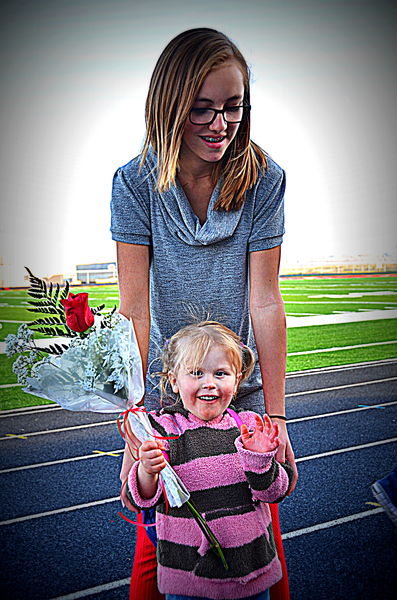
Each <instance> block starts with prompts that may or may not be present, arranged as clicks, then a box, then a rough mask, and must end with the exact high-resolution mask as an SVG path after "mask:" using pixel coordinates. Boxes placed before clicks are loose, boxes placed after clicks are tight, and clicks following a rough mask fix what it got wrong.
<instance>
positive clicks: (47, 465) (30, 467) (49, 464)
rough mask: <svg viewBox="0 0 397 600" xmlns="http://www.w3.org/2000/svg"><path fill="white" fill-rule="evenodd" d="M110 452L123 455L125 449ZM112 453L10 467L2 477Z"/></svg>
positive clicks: (4, 471)
mask: <svg viewBox="0 0 397 600" xmlns="http://www.w3.org/2000/svg"><path fill="white" fill-rule="evenodd" d="M110 452H111V453H112V454H113V453H117V454H121V453H122V452H124V448H121V449H120V450H111V451H110ZM110 452H105V453H99V454H97V453H95V454H85V455H83V456H73V457H72V458H60V459H58V460H49V461H47V462H43V463H33V464H32V465H23V466H21V467H10V468H9V469H1V470H0V475H3V474H5V473H14V472H15V471H25V470H26V469H38V468H39V467H52V466H54V465H61V464H64V463H68V462H75V461H77V460H87V459H89V458H102V456H111V454H110Z"/></svg>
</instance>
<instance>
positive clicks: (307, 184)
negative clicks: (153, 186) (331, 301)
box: [0, 0, 397, 275]
mask: <svg viewBox="0 0 397 600" xmlns="http://www.w3.org/2000/svg"><path fill="white" fill-rule="evenodd" d="M3 6H4V8H3V10H2V17H3V19H2V20H3V31H2V33H1V44H3V45H4V48H3V49H2V54H1V56H2V61H3V63H2V108H1V115H0V116H1V132H2V133H1V142H2V160H1V169H2V173H1V188H2V189H1V199H2V204H3V208H2V212H3V216H2V219H1V237H2V243H1V249H0V256H2V257H3V261H4V262H5V263H7V264H11V265H13V268H14V270H16V271H17V272H22V267H23V265H27V266H30V268H31V269H33V271H34V272H35V273H37V274H38V275H50V274H52V273H59V272H67V273H68V272H72V270H73V267H74V266H75V265H76V264H77V263H84V262H105V261H109V260H114V258H115V251H114V243H113V242H112V240H111V237H110V232H109V216H110V215H109V200H110V193H111V182H112V177H113V173H114V171H115V170H116V168H117V167H118V166H119V165H121V164H125V163H126V162H128V161H129V160H130V159H131V158H132V157H133V156H135V155H136V154H138V153H139V150H140V146H141V143H142V139H143V135H144V102H145V98H146V92H147V87H148V83H149V78H150V75H151V72H152V70H153V67H154V65H155V62H156V60H157V58H158V56H159V55H160V53H161V51H162V49H163V48H164V46H165V45H166V44H167V42H168V41H169V40H170V39H171V38H172V37H174V36H175V35H177V34H178V33H180V32H181V31H183V30H185V29H189V28H191V27H196V26H209V27H215V28H218V29H220V30H221V31H223V32H225V33H226V34H228V35H229V36H230V37H231V38H232V39H233V40H234V41H235V42H236V43H237V45H238V46H239V48H240V49H241V50H242V52H243V54H244V55H245V57H246V59H247V60H248V62H249V64H250V65H251V68H252V74H253V81H252V105H253V109H252V121H253V128H252V130H253V133H252V137H253V139H254V140H255V141H256V142H257V143H259V144H260V145H261V146H262V147H263V148H264V149H266V150H267V151H268V152H269V153H270V154H271V155H272V157H273V158H274V159H275V160H276V161H277V162H278V163H279V164H281V165H282V166H283V167H284V168H285V170H286V172H287V193H286V215H287V219H286V227H287V233H286V236H285V243H284V248H283V257H284V258H283V260H284V261H287V262H288V261H289V262H291V261H294V260H295V259H296V258H299V259H301V260H307V259H309V258H316V257H326V256H330V255H334V256H341V255H346V254H349V255H358V254H382V253H385V252H386V253H389V254H392V255H394V256H397V250H396V233H395V232H396V201H395V200H396V198H395V196H396V195H395V185H394V174H395V170H396V166H395V163H396V155H397V153H396V147H397V131H396V129H397V126H396V118H395V109H396V106H397V97H396V96H397V94H396V70H395V58H394V57H395V56H396V55H397V48H396V45H397V44H396V42H395V28H396V23H397V18H396V16H397V15H396V9H395V8H394V7H393V3H392V2H364V1H352V0H345V1H341V2H339V1H314V0H310V1H302V2H300V1H299V0H296V1H294V0H290V1H288V0H287V1H281V0H270V1H268V0H262V1H259V0H238V1H237V0H228V1H227V2H222V1H221V2H217V3H215V2H213V0H211V1H209V0H201V1H199V2H198V1H197V0H192V1H190V0H169V1H163V2H159V1H155V0H145V2H140V1H139V2H135V1H134V0H112V2H109V1H106V2H105V1H103V0H85V1H75V0H51V1H48V0H35V1H32V0H31V1H25V2H15V1H14V2H8V1H6V2H5V3H4V4H3Z"/></svg>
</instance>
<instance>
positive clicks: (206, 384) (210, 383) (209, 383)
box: [203, 375, 215, 390]
mask: <svg viewBox="0 0 397 600" xmlns="http://www.w3.org/2000/svg"><path fill="white" fill-rule="evenodd" d="M214 387H215V383H214V380H213V378H212V375H207V376H206V378H205V379H204V381H203V388H205V389H206V390H210V389H211V390H213V389H214Z"/></svg>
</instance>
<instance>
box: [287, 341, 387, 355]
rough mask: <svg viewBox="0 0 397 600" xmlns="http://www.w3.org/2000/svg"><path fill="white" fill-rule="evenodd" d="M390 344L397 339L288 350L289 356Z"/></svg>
mask: <svg viewBox="0 0 397 600" xmlns="http://www.w3.org/2000/svg"><path fill="white" fill-rule="evenodd" d="M388 344H397V340H389V341H387V342H372V343H371V344H356V345H355V346H336V347H334V348H319V349H317V350H303V351H302V352H287V356H303V355H306V354H320V353H321V352H340V351H342V350H354V349H355V348H369V347H371V348H372V347H373V346H387V345H388Z"/></svg>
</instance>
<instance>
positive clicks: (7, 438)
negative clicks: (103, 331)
mask: <svg viewBox="0 0 397 600" xmlns="http://www.w3.org/2000/svg"><path fill="white" fill-rule="evenodd" d="M395 380H397V377H386V378H384V379H374V380H372V381H362V382H359V383H349V384H345V385H337V386H333V387H329V388H319V389H316V390H306V391H304V392H294V393H291V394H285V397H286V398H291V397H295V396H305V395H306V394H319V393H320V392H331V391H334V390H341V389H346V388H351V387H358V386H362V385H371V384H374V383H384V382H387V381H395ZM326 414H327V415H328V413H326ZM115 423H116V419H115V420H113V421H102V422H100V423H89V424H87V425H74V426H72V427H62V428H59V429H49V430H46V431H34V432H33V433H25V432H23V436H24V437H25V438H29V437H33V436H36V435H46V434H49V433H60V432H62V431H73V430H75V429H84V428H88V427H99V426H101V425H114V424H115ZM15 435H18V434H15ZM21 435H22V434H21ZM10 439H15V438H14V437H13V436H3V437H0V441H4V440H10Z"/></svg>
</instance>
